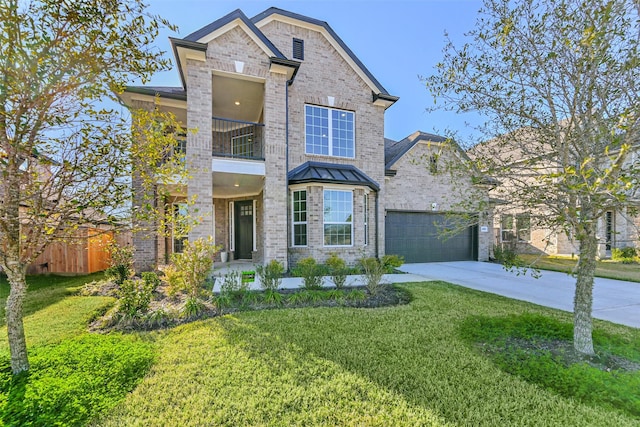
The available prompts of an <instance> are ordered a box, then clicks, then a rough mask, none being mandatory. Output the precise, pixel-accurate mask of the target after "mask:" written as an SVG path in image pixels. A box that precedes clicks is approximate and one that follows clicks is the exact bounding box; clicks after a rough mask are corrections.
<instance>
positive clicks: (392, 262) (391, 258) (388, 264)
mask: <svg viewBox="0 0 640 427" xmlns="http://www.w3.org/2000/svg"><path fill="white" fill-rule="evenodd" d="M381 262H382V266H383V267H384V271H385V273H393V272H394V270H395V269H396V268H398V267H400V266H402V264H404V257H401V256H399V255H385V256H383V257H382V260H381Z"/></svg>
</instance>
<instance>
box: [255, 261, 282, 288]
mask: <svg viewBox="0 0 640 427" xmlns="http://www.w3.org/2000/svg"><path fill="white" fill-rule="evenodd" d="M256 272H257V273H258V277H259V279H260V286H262V289H264V290H272V291H275V290H276V289H278V288H279V287H280V284H281V283H282V275H283V274H284V265H282V263H280V262H279V261H278V260H275V259H274V260H271V262H270V263H269V264H267V265H258V266H257V267H256Z"/></svg>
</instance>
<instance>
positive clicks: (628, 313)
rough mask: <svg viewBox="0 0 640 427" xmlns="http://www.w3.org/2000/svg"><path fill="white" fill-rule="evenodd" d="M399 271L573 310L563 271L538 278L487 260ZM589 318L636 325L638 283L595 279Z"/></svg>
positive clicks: (569, 280) (569, 281)
mask: <svg viewBox="0 0 640 427" xmlns="http://www.w3.org/2000/svg"><path fill="white" fill-rule="evenodd" d="M400 270H401V271H404V272H406V273H411V274H414V275H419V276H422V277H424V279H425V280H443V281H445V282H449V283H455V284H456V285H461V286H464V287H467V288H472V289H477V290H480V291H485V292H490V293H493V294H498V295H503V296H505V297H509V298H513V299H518V300H522V301H529V302H532V303H535V304H539V305H544V306H547V307H552V308H558V309H560V310H565V311H569V312H572V311H573V294H574V291H575V281H576V280H575V278H574V277H571V276H569V275H568V274H565V273H558V272H554V271H541V273H542V276H541V277H540V278H538V279H535V278H533V277H531V275H530V274H527V275H519V276H518V275H516V274H515V273H510V272H508V271H505V270H504V269H503V268H502V266H501V265H499V264H492V263H488V262H475V261H458V262H436V263H426V264H405V265H403V266H402V267H400ZM593 317H595V318H597V319H602V320H608V321H610V322H614V323H620V324H622V325H627V326H633V327H635V328H640V283H634V282H626V281H622V280H612V279H601V278H596V279H595V286H594V292H593Z"/></svg>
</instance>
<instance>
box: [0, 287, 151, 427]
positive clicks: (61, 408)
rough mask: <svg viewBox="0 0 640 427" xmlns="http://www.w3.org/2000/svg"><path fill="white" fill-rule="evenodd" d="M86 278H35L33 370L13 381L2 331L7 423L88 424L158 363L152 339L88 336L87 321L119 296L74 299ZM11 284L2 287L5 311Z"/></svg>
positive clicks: (1, 383) (2, 413)
mask: <svg viewBox="0 0 640 427" xmlns="http://www.w3.org/2000/svg"><path fill="white" fill-rule="evenodd" d="M100 277H101V276H100V275H91V276H84V277H55V276H50V277H46V276H40V277H28V279H27V280H28V283H29V289H28V291H27V297H26V301H25V318H24V324H25V332H26V338H27V346H28V349H29V358H30V362H31V370H30V371H29V373H27V374H23V375H20V376H18V377H13V376H12V375H11V368H10V363H9V349H8V342H7V329H6V326H5V325H4V316H3V319H2V327H0V425H8V426H18V425H34V426H44V425H83V424H85V423H86V422H87V421H89V420H90V419H92V418H94V417H95V416H96V415H97V414H99V413H101V412H104V411H106V410H108V409H110V408H112V407H113V406H114V405H115V404H116V403H118V402H119V401H121V400H122V398H123V397H124V396H125V395H126V393H128V392H129V391H131V390H132V389H133V388H134V387H135V385H136V384H137V383H138V381H139V380H140V378H142V377H143V376H144V375H145V374H146V372H147V371H148V369H149V367H150V366H151V364H152V362H153V358H154V354H155V350H154V348H155V347H154V345H153V343H152V342H150V341H149V340H147V339H145V337H146V336H145V335H141V336H136V335H128V336H126V335H121V334H110V335H108V336H103V335H99V334H89V333H88V332H87V322H88V321H89V319H90V318H91V317H93V316H94V315H95V313H96V312H97V311H103V310H104V309H105V307H107V306H109V305H110V304H112V303H113V301H114V300H113V298H105V297H80V296H74V294H75V292H76V291H77V290H78V288H79V287H80V286H81V285H82V284H83V283H85V282H87V281H90V280H92V279H96V278H100ZM7 295H8V285H7V283H6V281H5V282H0V304H1V305H2V307H3V308H4V305H5V303H6V297H7Z"/></svg>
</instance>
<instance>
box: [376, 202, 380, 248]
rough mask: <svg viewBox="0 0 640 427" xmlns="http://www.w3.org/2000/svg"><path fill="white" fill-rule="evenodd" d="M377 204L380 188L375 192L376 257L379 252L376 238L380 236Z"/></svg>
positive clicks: (378, 204) (378, 203)
mask: <svg viewBox="0 0 640 427" xmlns="http://www.w3.org/2000/svg"><path fill="white" fill-rule="evenodd" d="M379 206H380V190H378V191H377V192H376V258H380V252H379V248H378V246H379V242H378V239H379V238H380V234H379V225H378V218H380V214H379V212H378V208H379Z"/></svg>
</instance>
